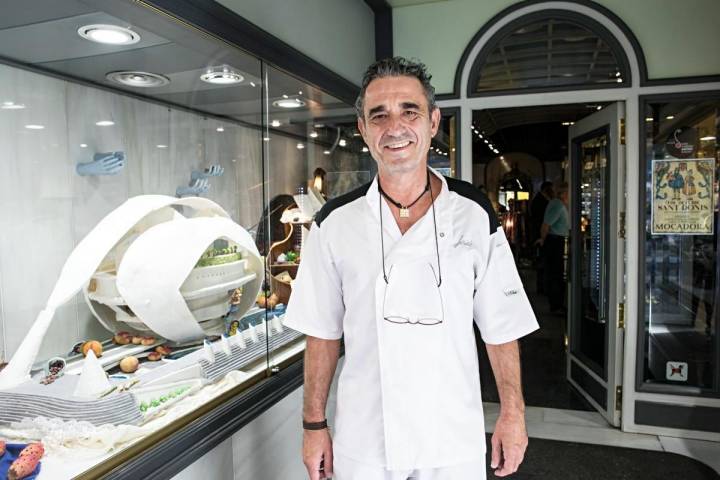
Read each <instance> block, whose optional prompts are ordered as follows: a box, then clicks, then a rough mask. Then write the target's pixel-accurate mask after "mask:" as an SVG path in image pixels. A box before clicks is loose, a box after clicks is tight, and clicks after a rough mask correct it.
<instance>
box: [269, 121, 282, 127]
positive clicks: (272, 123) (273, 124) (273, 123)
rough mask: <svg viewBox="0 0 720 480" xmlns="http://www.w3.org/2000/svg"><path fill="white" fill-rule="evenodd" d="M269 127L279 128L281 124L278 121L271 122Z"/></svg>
mask: <svg viewBox="0 0 720 480" xmlns="http://www.w3.org/2000/svg"><path fill="white" fill-rule="evenodd" d="M270 125H272V126H273V127H279V126H280V125H282V123H280V120H273V121H272V122H270Z"/></svg>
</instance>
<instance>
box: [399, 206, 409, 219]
mask: <svg viewBox="0 0 720 480" xmlns="http://www.w3.org/2000/svg"><path fill="white" fill-rule="evenodd" d="M400 218H410V209H409V208H401V209H400Z"/></svg>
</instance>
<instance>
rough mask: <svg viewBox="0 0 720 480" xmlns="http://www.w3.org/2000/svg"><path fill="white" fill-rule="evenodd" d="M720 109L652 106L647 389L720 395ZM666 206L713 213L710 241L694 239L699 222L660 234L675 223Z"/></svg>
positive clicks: (706, 104)
mask: <svg viewBox="0 0 720 480" xmlns="http://www.w3.org/2000/svg"><path fill="white" fill-rule="evenodd" d="M719 108H720V102H718V101H717V100H715V101H702V102H690V101H685V102H681V101H679V102H670V103H664V102H663V103H660V102H653V103H648V104H646V105H645V112H644V117H645V125H646V128H645V139H646V163H645V166H646V169H645V175H646V177H645V181H646V192H645V193H646V199H647V201H646V204H645V259H644V260H645V266H644V269H645V272H644V274H645V290H644V302H643V304H644V312H645V313H644V320H645V338H644V342H645V343H644V352H643V355H644V369H643V371H644V373H643V380H644V382H645V383H651V384H667V385H681V386H691V387H697V388H701V389H703V390H714V391H717V389H718V385H717V380H716V378H717V368H718V365H717V358H718V338H717V316H718V313H717V310H716V307H715V306H716V305H717V303H718V300H720V299H719V298H718V293H719V292H718V281H717V275H718V265H717V248H718V234H717V228H718V227H717V208H718V207H717V195H718V187H717V185H718V183H717V182H718V181H717V165H718V143H717V134H718V125H719V124H718V121H719V119H720V116H719V113H718V112H719V110H718V109H719ZM665 198H669V199H671V200H673V201H674V203H676V204H677V205H678V206H679V208H681V209H698V208H705V207H707V210H708V214H706V215H705V217H704V218H705V222H703V225H704V226H705V227H709V228H710V233H705V232H701V233H697V232H693V231H692V229H693V228H694V227H691V224H692V222H687V224H686V225H685V226H683V225H679V226H676V227H673V228H672V230H671V231H670V232H668V233H663V232H659V231H658V226H657V223H658V222H657V218H672V217H662V215H664V214H663V213H662V212H659V211H658V206H659V205H661V200H664V199H665ZM658 215H660V217H658ZM653 216H655V217H656V218H655V219H653ZM691 218H692V217H691Z"/></svg>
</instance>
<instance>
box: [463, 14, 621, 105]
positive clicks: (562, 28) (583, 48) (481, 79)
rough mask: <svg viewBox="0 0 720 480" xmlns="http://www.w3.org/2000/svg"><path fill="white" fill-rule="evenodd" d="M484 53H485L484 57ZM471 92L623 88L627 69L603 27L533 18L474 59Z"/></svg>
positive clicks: (502, 34)
mask: <svg viewBox="0 0 720 480" xmlns="http://www.w3.org/2000/svg"><path fill="white" fill-rule="evenodd" d="M484 52H487V53H484ZM478 62H481V63H480V64H479V65H476V66H475V67H474V68H473V72H475V73H474V74H473V77H472V78H471V81H470V84H471V85H474V90H475V92H478V93H479V92H487V91H494V90H510V89H546V88H567V87H572V86H578V85H584V86H588V85H591V86H611V87H616V86H618V87H619V86H624V84H626V83H627V82H628V81H629V78H630V77H629V73H630V72H629V69H628V68H627V66H626V63H625V61H624V56H623V54H622V51H621V49H620V47H619V45H617V44H616V42H615V41H614V40H613V39H612V36H611V35H610V34H609V32H607V31H606V30H605V29H604V27H602V26H600V25H599V24H596V23H595V22H594V21H591V20H589V19H585V18H583V17H579V16H576V17H572V18H563V15H562V14H552V13H549V14H548V15H541V16H540V18H538V16H533V17H532V19H520V20H518V21H516V22H513V23H511V24H510V25H508V26H506V27H505V28H504V29H502V30H501V31H500V33H498V34H497V35H496V37H495V38H494V39H493V40H491V42H490V43H489V44H488V46H487V47H485V48H484V49H483V51H482V52H481V53H480V55H479V57H478Z"/></svg>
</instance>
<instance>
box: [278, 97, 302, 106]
mask: <svg viewBox="0 0 720 480" xmlns="http://www.w3.org/2000/svg"><path fill="white" fill-rule="evenodd" d="M283 97H285V98H282V99H280V100H275V101H274V102H273V106H275V107H280V108H300V107H304V106H305V102H303V101H302V100H300V99H299V98H287V95H283Z"/></svg>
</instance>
